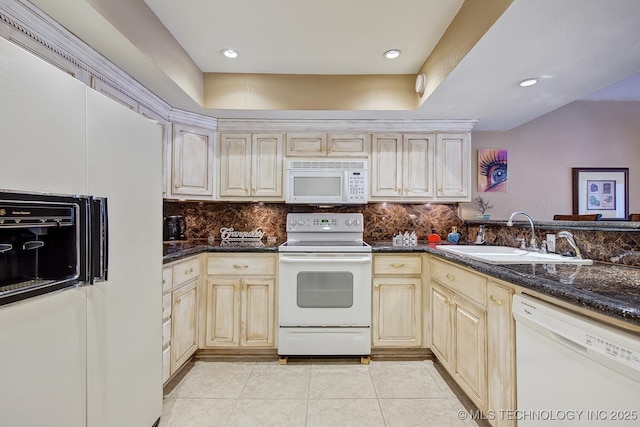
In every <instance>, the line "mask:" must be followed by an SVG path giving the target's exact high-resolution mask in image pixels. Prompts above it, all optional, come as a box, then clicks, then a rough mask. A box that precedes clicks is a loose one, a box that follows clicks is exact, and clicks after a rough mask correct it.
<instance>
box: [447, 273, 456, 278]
mask: <svg viewBox="0 0 640 427" xmlns="http://www.w3.org/2000/svg"><path fill="white" fill-rule="evenodd" d="M447 279H449V280H455V279H456V277H455V276H454V275H453V274H450V273H447Z"/></svg>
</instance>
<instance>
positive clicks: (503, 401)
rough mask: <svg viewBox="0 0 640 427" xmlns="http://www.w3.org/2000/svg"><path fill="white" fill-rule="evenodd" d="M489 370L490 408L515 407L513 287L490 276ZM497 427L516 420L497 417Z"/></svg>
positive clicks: (488, 293) (505, 426) (511, 424)
mask: <svg viewBox="0 0 640 427" xmlns="http://www.w3.org/2000/svg"><path fill="white" fill-rule="evenodd" d="M487 295H488V301H487V325H488V328H487V372H488V390H489V396H488V405H489V411H493V413H495V414H499V413H500V412H499V411H500V410H501V409H504V408H509V409H513V408H515V407H516V369H515V367H516V359H515V351H516V349H515V342H516V341H515V322H514V320H513V317H512V315H511V301H512V298H513V289H512V288H511V287H509V286H508V285H506V284H501V283H498V282H496V281H494V280H489V282H488V283H487ZM492 423H493V425H494V426H496V427H514V426H515V424H516V423H515V420H513V419H509V418H508V417H496V419H495V420H494V421H492Z"/></svg>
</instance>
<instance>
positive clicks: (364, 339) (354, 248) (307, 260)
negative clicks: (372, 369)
mask: <svg viewBox="0 0 640 427" xmlns="http://www.w3.org/2000/svg"><path fill="white" fill-rule="evenodd" d="M363 233H364V223H363V217H362V214H359V213H355V214H347V213H322V214H315V213H295V214H294V213H291V214H288V215H287V241H286V242H285V243H284V244H282V245H281V246H280V247H279V248H278V250H279V252H280V254H279V263H280V265H279V267H280V269H279V273H278V277H279V281H278V302H279V304H278V322H279V337H278V354H279V355H280V356H294V355H360V356H368V355H369V354H371V262H372V256H371V246H370V245H368V244H367V243H366V242H364V239H363Z"/></svg>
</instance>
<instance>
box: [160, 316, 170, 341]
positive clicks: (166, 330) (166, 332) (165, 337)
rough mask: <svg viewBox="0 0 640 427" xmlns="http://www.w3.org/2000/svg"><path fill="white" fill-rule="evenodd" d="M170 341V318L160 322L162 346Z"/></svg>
mask: <svg viewBox="0 0 640 427" xmlns="http://www.w3.org/2000/svg"><path fill="white" fill-rule="evenodd" d="M170 341H171V319H167V320H166V321H165V322H164V323H163V324H162V348H164V347H165V346H166V345H167V344H169V342H170Z"/></svg>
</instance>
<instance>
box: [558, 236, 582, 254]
mask: <svg viewBox="0 0 640 427" xmlns="http://www.w3.org/2000/svg"><path fill="white" fill-rule="evenodd" d="M558 237H564V238H565V239H567V242H568V243H569V245H570V246H571V247H572V248H573V250H574V251H576V258H578V259H582V254H581V253H580V249H578V245H576V241H575V239H574V238H573V234H571V233H569V232H568V231H561V232H559V233H558Z"/></svg>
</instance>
